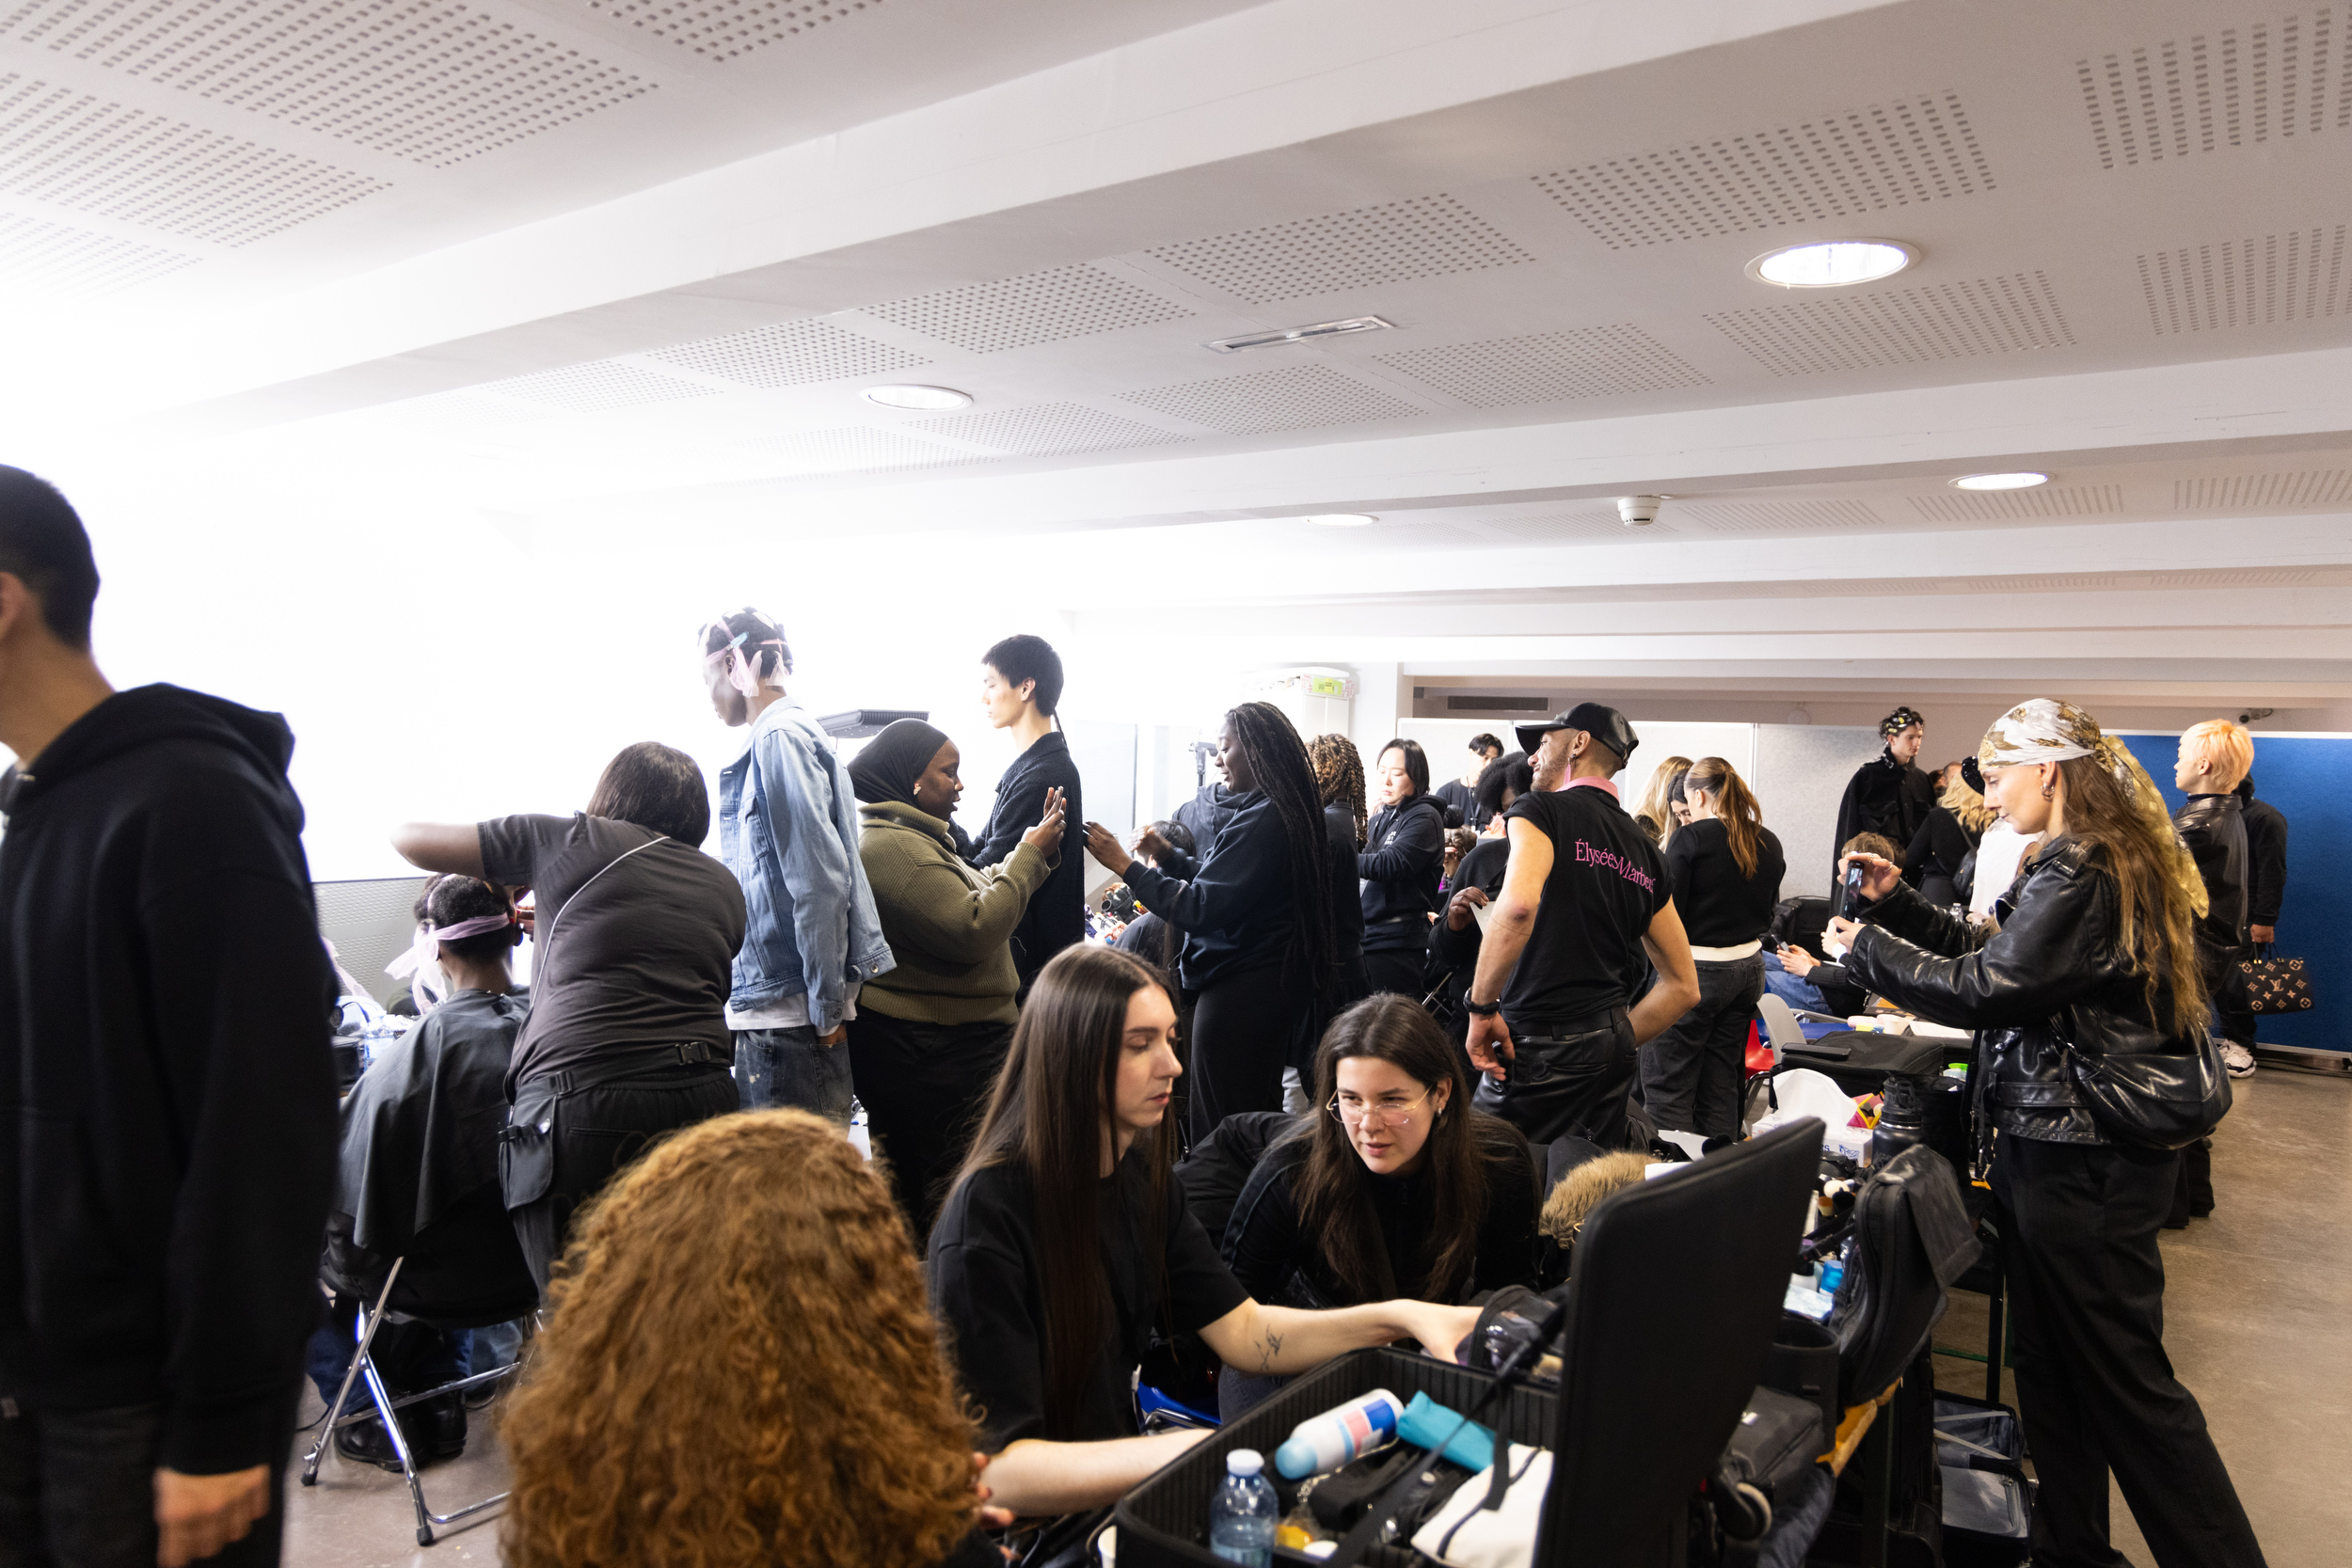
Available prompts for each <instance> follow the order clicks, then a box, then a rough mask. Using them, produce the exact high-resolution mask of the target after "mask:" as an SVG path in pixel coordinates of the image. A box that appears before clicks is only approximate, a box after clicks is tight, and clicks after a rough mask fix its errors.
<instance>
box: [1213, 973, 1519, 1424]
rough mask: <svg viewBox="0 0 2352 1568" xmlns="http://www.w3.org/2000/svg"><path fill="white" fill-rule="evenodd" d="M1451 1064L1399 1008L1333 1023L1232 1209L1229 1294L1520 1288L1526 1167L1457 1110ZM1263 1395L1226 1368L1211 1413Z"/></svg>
mask: <svg viewBox="0 0 2352 1568" xmlns="http://www.w3.org/2000/svg"><path fill="white" fill-rule="evenodd" d="M1464 1061H1465V1058H1464V1057H1463V1054H1462V1051H1461V1048H1460V1047H1459V1046H1458V1045H1456V1044H1455V1043H1454V1042H1453V1041H1451V1040H1449V1039H1447V1038H1446V1035H1445V1031H1444V1030H1443V1029H1440V1028H1439V1027H1438V1023H1437V1021H1436V1020H1434V1019H1432V1018H1431V1017H1430V1016H1429V1013H1428V1011H1427V1009H1425V1008H1423V1007H1422V1006H1421V1005H1420V1004H1419V1003H1417V1002H1415V1001H1413V1000H1411V999H1409V998H1407V997H1404V996H1399V995H1397V994H1395V993H1394V992H1383V993H1381V994H1380V995H1377V996H1374V997H1372V998H1370V999H1368V1000H1366V1001H1363V1002H1359V1003H1358V1004H1357V1005H1356V1006H1353V1007H1350V1008H1348V1009H1347V1011H1345V1012H1343V1013H1342V1014H1341V1015H1340V1016H1339V1019H1338V1021H1337V1022H1334V1023H1333V1024H1332V1025H1331V1029H1330V1032H1329V1033H1327V1035H1325V1036H1324V1037H1323V1045H1322V1048H1321V1049H1320V1050H1319V1051H1317V1052H1316V1053H1315V1069H1314V1100H1313V1102H1312V1104H1311V1107H1310V1108H1309V1110H1308V1111H1307V1112H1306V1113H1305V1114H1304V1115H1303V1116H1301V1117H1299V1119H1298V1121H1297V1123H1296V1124H1295V1126H1294V1127H1293V1128H1292V1129H1291V1131H1290V1132H1289V1133H1288V1135H1286V1136H1285V1137H1283V1138H1282V1139H1280V1140H1279V1142H1277V1143H1275V1144H1274V1145H1273V1146H1272V1147H1271V1148H1268V1149H1267V1150H1266V1151H1265V1153H1264V1155H1263V1157H1261V1158H1260V1160H1259V1161H1258V1166H1257V1169H1256V1170H1254V1171H1252V1172H1251V1173H1250V1176H1249V1181H1248V1185H1247V1186H1245V1187H1244V1188H1243V1189H1242V1194H1241V1196H1240V1198H1239V1199H1238V1200H1236V1202H1235V1203H1234V1205H1233V1216H1232V1222H1231V1223H1230V1224H1229V1225H1228V1226H1227V1227H1226V1231H1225V1243H1224V1247H1223V1251H1224V1256H1225V1261H1226V1262H1227V1263H1228V1264H1230V1265H1231V1266H1232V1270H1233V1277H1234V1278H1236V1279H1238V1280H1240V1281H1241V1283H1242V1286H1243V1288H1244V1289H1246V1290H1248V1291H1249V1293H1250V1294H1251V1295H1252V1296H1255V1297H1257V1298H1258V1299H1260V1300H1262V1301H1267V1302H1272V1303H1274V1304H1276V1305H1278V1306H1282V1307H1308V1308H1311V1309H1322V1308H1327V1307H1347V1306H1353V1305H1355V1304H1357V1303H1359V1302H1367V1301H1381V1300H1385V1299H1387V1298H1389V1297H1391V1296H1400V1295H1401V1296H1410V1297H1413V1298H1415V1299H1417V1300H1422V1301H1448V1302H1452V1301H1461V1300H1464V1299H1465V1298H1467V1297H1468V1296H1469V1295H1470V1293H1471V1292H1472V1291H1491V1290H1495V1289H1497V1288H1498V1287H1501V1286H1503V1285H1531V1286H1532V1285H1533V1284H1534V1282H1535V1258H1536V1246H1535V1183H1536V1177H1535V1162H1534V1153H1533V1152H1532V1151H1531V1150H1530V1149H1529V1148H1528V1145H1527V1139H1526V1138H1525V1137H1524V1136H1522V1135H1521V1134H1520V1132H1519V1131H1518V1128H1516V1127H1513V1126H1512V1125H1511V1124H1510V1123H1509V1122H1507V1121H1504V1120H1502V1118H1501V1117H1492V1116H1488V1115H1487V1114H1486V1113H1485V1112H1483V1111H1479V1110H1474V1109H1472V1108H1471V1105H1470V1080H1469V1077H1468V1074H1467V1071H1466V1069H1465V1067H1464ZM1275 1386H1277V1385H1276V1384H1275V1382H1274V1381H1273V1380H1270V1379H1258V1378H1250V1377H1248V1376H1247V1375H1246V1374H1240V1375H1237V1374H1236V1373H1235V1372H1233V1371H1232V1370H1229V1371H1228V1372H1227V1373H1226V1374H1225V1376H1224V1377H1223V1378H1221V1379H1219V1380H1218V1384H1217V1402H1218V1403H1219V1405H1220V1406H1222V1408H1223V1411H1224V1414H1225V1417H1226V1418H1227V1419H1229V1420H1230V1419H1232V1418H1233V1417H1235V1416H1238V1415H1240V1414H1241V1412H1243V1411H1244V1410H1247V1409H1248V1408H1249V1406H1250V1405H1252V1404H1255V1403H1256V1402H1258V1401H1259V1400H1262V1399H1263V1398H1264V1397H1265V1396H1266V1395H1267V1394H1269V1393H1271V1392H1272V1391H1273V1389H1274V1387H1275Z"/></svg>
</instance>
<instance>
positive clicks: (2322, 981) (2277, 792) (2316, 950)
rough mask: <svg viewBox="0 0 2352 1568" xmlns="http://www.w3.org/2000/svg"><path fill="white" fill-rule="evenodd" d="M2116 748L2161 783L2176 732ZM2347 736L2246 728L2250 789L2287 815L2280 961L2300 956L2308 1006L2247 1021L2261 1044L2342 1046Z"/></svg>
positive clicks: (2350, 823) (2167, 793)
mask: <svg viewBox="0 0 2352 1568" xmlns="http://www.w3.org/2000/svg"><path fill="white" fill-rule="evenodd" d="M2122 739H2123V742H2124V744H2126V745H2128V746H2129V747H2130V748H2131V749H2132V753H2133V754H2134V755H2135V756H2137V757H2138V758H2139V761H2140V766H2141V767H2143V768H2147V769H2148V772H2149V775H2150V776H2151V777H2152V778H2153V779H2154V780H2155V781H2156V783H2157V784H2160V785H2162V786H2163V788H2164V798H2165V802H2166V804H2168V805H2169V806H2171V807H2174V808H2175V809H2177V808H2178V807H2179V806H2180V804H2181V792H2180V791H2179V790H2177V789H2174V788H2173V787H2172V764H2173V760H2174V758H2175V757H2176V756H2177V755H2178V754H2179V750H2180V736H2177V735H2125V736H2122ZM2347 784H2352V736H2346V737H2337V736H2313V737H2310V738H2297V737H2295V736H2267V735H2264V734H2263V733H2262V732H2260V731H2259V730H2258V731H2256V732H2255V734H2254V793H2255V794H2256V795H2257V796H2259V797H2260V798H2261V799H2263V800H2267V801H2269V802H2270V803H2271V804H2272V805H2274V806H2276V807H2278V808H2279V810H2280V812H2281V813H2283V814H2284V815H2285V816H2286V819H2287V891H2286V897H2285V899H2284V901H2283V902H2282V903H2281V904H2280V910H2279V946H2278V952H2279V955H2280V957H2284V958H2301V959H2302V960H2303V961H2304V963H2305V965H2306V967H2307V968H2308V969H2309V971H2310V973H2311V976H2312V996H2313V997H2314V998H2315V999H2316V1003H2315V1006H2313V1007H2312V1010H2311V1011H2310V1012H2307V1013H2288V1014H2269V1015H2265V1016H2263V1017H2261V1018H2258V1019H2256V1020H2255V1022H2256V1023H2257V1025H2259V1027H2258V1028H2257V1030H2256V1032H2255V1033H2256V1037H2257V1038H2258V1039H2260V1040H2261V1041H2262V1043H2263V1044H2265V1045H2293V1046H2301V1047H2304V1048H2306V1049H2309V1050H2318V1051H2352V875H2347V870H2348V869H2352V796H2347V794H2346V785H2347Z"/></svg>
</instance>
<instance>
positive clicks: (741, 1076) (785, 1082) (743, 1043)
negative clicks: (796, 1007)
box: [735, 1025, 854, 1127]
mask: <svg viewBox="0 0 2352 1568" xmlns="http://www.w3.org/2000/svg"><path fill="white" fill-rule="evenodd" d="M735 1087H736V1091H737V1093H739V1095H740V1096H741V1097H742V1101H743V1109H745V1110H746V1111H766V1110H771V1109H773V1108H775V1107H777V1106H785V1107H788V1108H790V1109H792V1110H796V1111H813V1112H815V1113H816V1114H817V1115H818V1116H820V1117H824V1118H825V1119H826V1120H828V1121H833V1122H837V1123H839V1124H840V1125H841V1126H843V1127H847V1126H849V1125H850V1100H851V1098H852V1096H853V1094H854V1090H853V1088H852V1085H851V1080H850V1050H849V1037H847V1036H846V1035H845V1036H844V1037H842V1038H840V1039H838V1040H835V1041H834V1043H833V1044H831V1045H819V1044H818V1043H817V1031H816V1030H814V1029H812V1028H809V1027H807V1026H805V1025H803V1027H801V1028H798V1029H738V1030H737V1031H736V1032H735Z"/></svg>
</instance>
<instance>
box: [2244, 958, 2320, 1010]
mask: <svg viewBox="0 0 2352 1568" xmlns="http://www.w3.org/2000/svg"><path fill="white" fill-rule="evenodd" d="M2237 967H2238V973H2240V974H2244V975H2245V976H2246V997H2247V1002H2248V1004H2249V1006H2251V1007H2252V1008H2253V1010H2254V1011H2256V1012H2258V1013H2301V1012H2309V1011H2310V1010H2311V1006H2312V977H2311V974H2310V973H2309V972H2308V971H2306V970H2305V969H2304V967H2303V960H2302V959H2300V958H2278V957H2275V956H2274V953H2273V949H2272V947H2271V944H2270V943H2269V942H2261V943H2258V944H2256V946H2255V948H2254V956H2253V957H2252V958H2248V959H2246V960H2244V961H2243V962H2241V963H2240V964H2239V965H2238V966H2237Z"/></svg>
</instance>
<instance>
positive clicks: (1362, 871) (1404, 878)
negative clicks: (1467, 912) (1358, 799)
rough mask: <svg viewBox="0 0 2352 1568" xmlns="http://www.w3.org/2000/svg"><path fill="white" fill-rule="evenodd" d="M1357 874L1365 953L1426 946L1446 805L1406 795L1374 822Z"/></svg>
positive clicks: (1441, 866) (1441, 863) (1440, 871)
mask: <svg viewBox="0 0 2352 1568" xmlns="http://www.w3.org/2000/svg"><path fill="white" fill-rule="evenodd" d="M1356 875H1358V876H1359V877H1361V878H1362V879H1364V887H1363V899H1364V951H1365V952H1367V953H1384V952H1387V951H1389V950H1390V949H1391V948H1398V947H1410V948H1413V949H1415V950H1416V951H1418V950H1419V949H1420V948H1421V947H1422V946H1423V945H1425V944H1426V943H1427V942H1428V941H1429V911H1432V910H1434V909H1436V908H1437V907H1438V882H1439V881H1440V880H1441V879H1443V878H1444V876H1445V802H1444V801H1442V800H1438V798H1437V797H1436V796H1434V795H1408V796H1406V798H1405V799H1404V800H1402V801H1400V802H1399V803H1397V804H1396V805H1393V806H1391V807H1389V808H1388V809H1387V810H1385V811H1383V812H1381V813H1379V814H1378V815H1377V816H1375V817H1373V819H1372V820H1371V821H1370V822H1369V823H1367V824H1366V825H1365V827H1364V848H1363V852H1362V853H1361V854H1359V855H1358V856H1357V857H1356Z"/></svg>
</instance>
